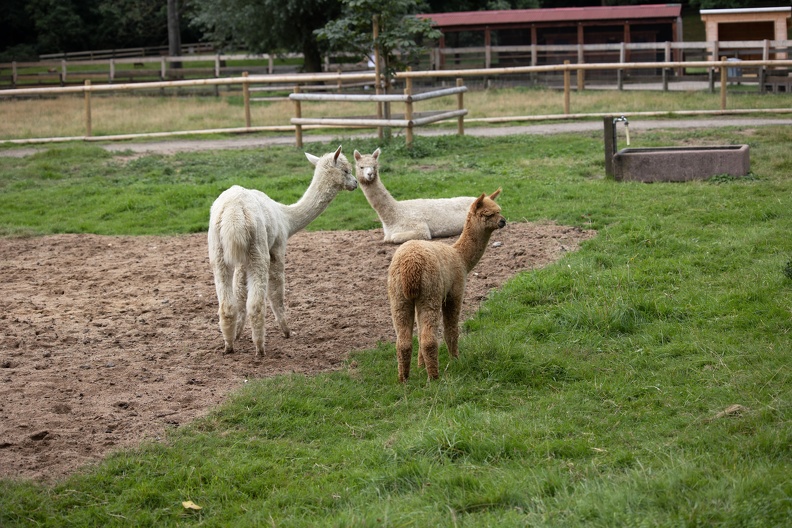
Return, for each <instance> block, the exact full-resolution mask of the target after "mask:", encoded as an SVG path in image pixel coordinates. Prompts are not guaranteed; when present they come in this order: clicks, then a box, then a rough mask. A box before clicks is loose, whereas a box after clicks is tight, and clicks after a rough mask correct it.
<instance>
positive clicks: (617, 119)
mask: <svg viewBox="0 0 792 528" xmlns="http://www.w3.org/2000/svg"><path fill="white" fill-rule="evenodd" d="M620 121H621V122H622V123H624V136H625V139H626V140H627V146H628V147H629V146H630V122H629V121H628V120H627V118H626V117H624V116H619V117H614V118H613V125H614V126H613V129H614V133H613V134H614V135H613V137H614V138H615V137H616V132H615V130H616V123H618V122H620Z"/></svg>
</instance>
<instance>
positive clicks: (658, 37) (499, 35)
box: [418, 4, 682, 68]
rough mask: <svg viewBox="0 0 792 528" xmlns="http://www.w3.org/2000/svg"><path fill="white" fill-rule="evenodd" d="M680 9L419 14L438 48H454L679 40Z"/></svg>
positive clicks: (671, 6) (648, 7) (654, 6)
mask: <svg viewBox="0 0 792 528" xmlns="http://www.w3.org/2000/svg"><path fill="white" fill-rule="evenodd" d="M681 11H682V6H681V4H647V5H631V6H609V7H568V8H552V9H512V10H502V11H466V12H457V13H432V14H423V15H418V16H419V17H421V18H428V19H431V20H432V25H433V26H434V27H435V28H437V29H438V30H440V31H441V32H442V36H441V37H440V42H439V47H440V48H457V47H471V46H526V45H551V46H552V45H570V44H571V45H577V44H609V43H611V44H612V43H621V42H624V43H631V42H681V41H682V18H681ZM604 60H605V59H603V61H604ZM587 61H590V62H600V61H598V60H597V59H596V57H590V56H587ZM502 65H504V64H502ZM442 66H443V65H442V64H441V68H442Z"/></svg>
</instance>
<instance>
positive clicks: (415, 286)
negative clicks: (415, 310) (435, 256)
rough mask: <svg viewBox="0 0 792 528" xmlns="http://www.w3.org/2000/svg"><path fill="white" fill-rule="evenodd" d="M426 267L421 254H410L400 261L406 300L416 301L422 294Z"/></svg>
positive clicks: (414, 252) (403, 291)
mask: <svg viewBox="0 0 792 528" xmlns="http://www.w3.org/2000/svg"><path fill="white" fill-rule="evenodd" d="M425 267H426V262H425V259H424V256H423V255H422V254H421V253H420V252H416V251H412V252H408V253H406V254H405V255H403V258H401V259H400V260H399V277H400V282H401V289H402V294H403V295H404V298H405V299H410V300H413V299H416V298H417V297H418V295H419V294H420V293H421V279H422V276H423V269H424V268H425Z"/></svg>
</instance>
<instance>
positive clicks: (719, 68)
mask: <svg viewBox="0 0 792 528" xmlns="http://www.w3.org/2000/svg"><path fill="white" fill-rule="evenodd" d="M741 65H742V67H744V68H759V69H768V70H769V69H779V68H785V69H789V68H792V60H767V61H765V60H756V61H753V60H746V61H743V62H742V63H741ZM684 67H689V68H700V69H711V70H712V71H714V72H717V73H718V75H716V76H714V77H717V78H719V84H720V94H721V104H720V110H719V111H711V110H710V111H685V112H675V110H674V109H669V110H667V111H663V112H652V113H644V112H633V113H630V115H674V114H680V115H681V114H684V115H696V114H721V115H726V114H739V113H792V108H790V107H786V108H776V109H763V110H758V109H745V110H740V109H730V110H727V109H726V97H727V89H726V87H727V84H728V82H727V80H728V76H727V72H728V69H729V68H732V67H734V63H732V62H729V61H728V60H727V59H726V58H725V57H724V58H723V59H722V60H720V61H690V62H647V63H608V64H571V63H569V62H567V63H566V64H561V65H547V66H525V67H514V68H488V69H467V70H442V71H405V72H398V73H397V74H396V76H395V80H396V83H401V82H403V83H405V87H408V86H411V84H410V83H413V82H415V81H418V80H424V81H431V82H432V84H434V85H436V84H437V83H438V81H441V82H442V81H443V80H444V79H447V78H452V77H453V78H459V79H462V78H466V77H480V76H482V75H497V76H511V75H524V74H541V73H547V72H553V73H560V74H561V75H562V76H563V79H564V83H563V89H564V108H563V114H556V115H545V116H508V117H499V118H492V119H487V118H484V119H478V120H477V121H490V122H497V121H511V122H519V121H529V120H537V119H542V120H548V119H558V118H565V119H568V118H570V117H575V118H583V117H599V116H600V114H587V115H582V114H575V115H573V114H572V112H571V108H570V92H571V90H572V82H571V78H572V75H573V74H575V75H577V76H579V77H582V76H583V74H584V73H585V72H590V71H604V70H625V71H630V70H642V69H652V68H655V69H658V68H660V69H662V68H667V69H673V68H684ZM361 82H364V83H367V84H371V83H375V82H376V77H375V74H374V72H360V73H346V74H340V73H338V74H330V73H325V74H302V75H298V74H293V75H250V76H248V75H243V76H241V77H230V78H222V79H214V78H213V79H199V80H184V81H160V82H150V83H129V84H100V85H94V84H92V83H91V82H90V81H86V83H85V84H84V85H81V86H68V87H50V88H20V89H15V90H0V97H16V96H37V95H61V94H69V93H72V94H74V93H83V94H84V97H85V131H86V133H85V135H84V136H78V137H68V138H35V139H6V140H0V142H3V143H36V142H48V141H68V140H93V139H100V140H120V139H132V138H142V137H162V136H168V135H189V134H206V133H241V132H258V131H295V133H296V131H297V130H298V129H297V127H300V130H302V129H303V128H308V127H312V128H322V127H328V126H329V127H333V128H343V127H347V126H349V127H354V128H359V127H361V126H371V127H381V126H405V127H410V132H411V124H412V126H415V125H416V124H428V123H430V122H433V121H432V120H431V118H429V119H428V120H426V121H421V120H419V119H422V118H419V119H416V118H415V116H412V118H409V117H407V118H405V119H404V120H394V121H387V122H382V123H380V122H375V121H368V122H359V123H352V122H351V121H349V120H345V119H344V118H343V117H342V118H337V119H328V120H321V119H309V118H303V116H302V115H300V114H301V110H299V111H297V114H298V115H295V116H294V118H293V119H292V120H291V122H290V124H288V125H286V124H284V125H276V126H253V124H252V123H251V122H250V104H251V101H250V96H249V93H250V87H251V85H253V84H259V85H268V84H280V85H289V84H290V85H291V86H300V85H307V84H313V83H325V84H329V85H335V86H343V85H344V84H345V83H361ZM457 83H458V84H459V83H460V81H457ZM220 85H238V86H241V87H242V90H243V93H244V112H245V126H244V127H239V128H226V129H214V130H192V131H190V130H188V131H174V132H158V133H150V134H147V133H142V134H126V135H117V136H101V137H98V138H94V137H92V133H91V131H92V122H91V96H92V94H94V93H104V92H116V91H135V90H152V89H165V88H177V89H178V88H181V87H188V86H209V87H212V86H220ZM407 90H408V92H407V94H405V95H397V94H392V95H387V96H386V98H387V99H383V101H386V100H391V101H396V102H404V103H405V104H411V103H412V102H414V101H416V100H420V98H421V97H420V96H419V95H413V94H412V91H411V90H412V89H411V87H410V88H407ZM463 91H464V90H459V91H458V93H459V94H460V95H461V93H462V92H463ZM296 93H300V90H299V89H297V90H296ZM437 93H440V94H441V95H450V94H452V93H457V92H453V91H447V90H446V91H443V90H439V91H438V92H437ZM318 97H321V94H301V95H300V96H299V97H294V94H293V95H292V99H294V100H295V101H307V100H318V99H317V98H318ZM365 100H371V101H373V102H376V101H377V99H375V98H373V97H371V96H366V99H365ZM299 108H300V107H299V106H296V109H299ZM410 112H412V110H411V107H408V110H407V112H406V114H409V113H410ZM455 112H460V113H459V114H454V115H452V114H451V113H449V114H448V115H443V116H442V117H441V119H449V118H452V117H457V118H458V120H459V130H460V133H464V128H463V127H464V121H463V118H464V115H465V114H466V113H467V111H466V110H464V109H463V107H462V102H461V98H460V103H459V108H458V109H457V110H456V111H455ZM372 119H373V118H372ZM435 121H436V120H435ZM298 142H300V139H299V137H298Z"/></svg>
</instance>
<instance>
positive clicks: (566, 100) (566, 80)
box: [564, 60, 570, 114]
mask: <svg viewBox="0 0 792 528" xmlns="http://www.w3.org/2000/svg"><path fill="white" fill-rule="evenodd" d="M569 85H570V82H569V61H568V60H565V61H564V113H565V114H568V113H569V90H570V87H569Z"/></svg>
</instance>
